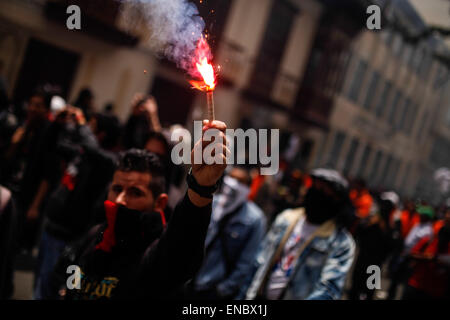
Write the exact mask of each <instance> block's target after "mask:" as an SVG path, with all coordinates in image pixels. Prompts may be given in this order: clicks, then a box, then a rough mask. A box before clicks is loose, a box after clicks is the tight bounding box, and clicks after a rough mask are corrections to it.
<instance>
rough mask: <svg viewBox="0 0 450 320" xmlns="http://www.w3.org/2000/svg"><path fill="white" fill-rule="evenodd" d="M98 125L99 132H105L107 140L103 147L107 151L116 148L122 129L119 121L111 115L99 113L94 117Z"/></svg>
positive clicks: (104, 141)
mask: <svg viewBox="0 0 450 320" xmlns="http://www.w3.org/2000/svg"><path fill="white" fill-rule="evenodd" d="M94 118H95V120H96V124H97V132H104V133H105V138H104V139H103V141H101V145H102V147H103V148H105V149H112V148H114V147H115V146H116V145H117V143H118V142H119V138H120V133H121V128H120V123H119V120H118V119H117V118H116V117H114V116H111V115H106V114H101V113H97V114H95V115H94Z"/></svg>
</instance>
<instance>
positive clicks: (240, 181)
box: [188, 167, 266, 299]
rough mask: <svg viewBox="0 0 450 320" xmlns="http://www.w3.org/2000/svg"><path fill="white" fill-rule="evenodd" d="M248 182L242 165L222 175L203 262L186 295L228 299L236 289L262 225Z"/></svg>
mask: <svg viewBox="0 0 450 320" xmlns="http://www.w3.org/2000/svg"><path fill="white" fill-rule="evenodd" d="M250 183H251V178H250V173H249V171H248V170H247V169H246V168H245V167H234V168H233V169H232V170H231V171H230V173H229V174H228V175H227V176H225V177H224V181H223V186H222V188H221V191H220V192H219V193H218V194H217V195H216V197H215V198H214V201H213V210H212V217H211V223H210V224H209V228H208V234H207V236H206V242H205V258H204V261H203V265H202V267H201V268H200V271H199V273H198V274H197V276H196V277H195V278H194V280H193V281H192V283H191V284H190V287H191V288H190V289H191V292H190V294H188V296H189V297H191V298H194V299H196V298H198V299H232V298H234V297H235V296H236V294H237V293H238V291H239V288H240V286H241V284H242V281H243V280H244V278H245V277H246V275H247V274H248V272H249V270H250V268H251V264H252V262H253V259H254V256H255V254H256V250H257V249H258V245H259V243H260V242H261V240H262V239H263V237H264V232H265V228H266V219H265V216H264V214H263V212H262V211H261V209H259V207H257V206H256V205H255V204H254V203H253V202H251V201H250V200H248V195H249V193H250V187H249V186H250Z"/></svg>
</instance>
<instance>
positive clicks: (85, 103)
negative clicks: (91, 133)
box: [73, 88, 94, 121]
mask: <svg viewBox="0 0 450 320" xmlns="http://www.w3.org/2000/svg"><path fill="white" fill-rule="evenodd" d="M73 106H74V107H76V108H78V109H80V110H81V111H83V115H84V117H85V118H86V119H87V120H88V121H89V119H90V118H91V115H92V114H93V113H94V94H93V93H92V90H91V89H89V88H83V89H81V91H80V92H79V93H78V97H77V99H76V100H75V102H74V103H73Z"/></svg>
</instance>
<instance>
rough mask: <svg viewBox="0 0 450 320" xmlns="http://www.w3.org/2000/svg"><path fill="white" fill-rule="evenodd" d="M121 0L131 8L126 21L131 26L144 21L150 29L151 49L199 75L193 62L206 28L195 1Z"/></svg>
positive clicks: (189, 71) (191, 73)
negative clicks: (197, 46) (198, 43)
mask: <svg viewBox="0 0 450 320" xmlns="http://www.w3.org/2000/svg"><path fill="white" fill-rule="evenodd" d="M121 1H122V3H123V4H125V5H126V6H127V7H128V11H127V12H128V13H127V14H126V15H125V22H126V23H127V24H130V25H133V24H136V23H139V22H140V23H143V24H144V25H145V26H146V27H147V28H148V29H149V30H150V36H149V38H148V39H147V40H148V44H149V46H150V48H152V49H153V50H154V51H155V52H157V53H158V54H162V55H164V56H165V57H166V58H167V59H169V60H171V61H172V62H174V63H176V64H177V66H178V67H179V68H182V69H184V70H186V71H187V72H188V73H189V74H190V75H192V76H195V75H196V70H195V68H193V63H192V61H193V58H194V54H195V49H196V45H197V42H198V40H199V39H200V38H201V36H202V33H203V30H204V28H205V22H204V21H203V19H202V18H201V17H200V16H199V12H198V9H197V7H196V6H195V4H193V3H191V2H189V1H188V0H121ZM130 8H131V10H129V9H130ZM130 13H131V14H130Z"/></svg>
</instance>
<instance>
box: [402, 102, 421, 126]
mask: <svg viewBox="0 0 450 320" xmlns="http://www.w3.org/2000/svg"><path fill="white" fill-rule="evenodd" d="M418 109H419V105H417V104H413V105H412V106H411V108H410V112H409V114H408V116H407V118H408V122H407V123H406V124H405V131H406V132H408V133H411V132H412V130H413V128H414V124H415V122H416V116H417V111H418Z"/></svg>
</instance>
